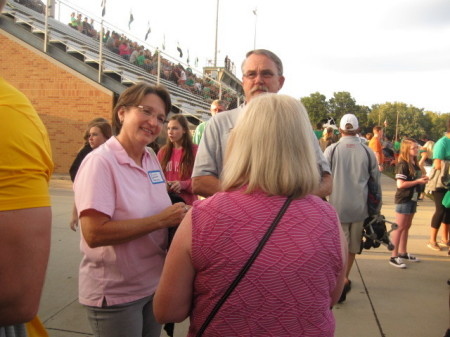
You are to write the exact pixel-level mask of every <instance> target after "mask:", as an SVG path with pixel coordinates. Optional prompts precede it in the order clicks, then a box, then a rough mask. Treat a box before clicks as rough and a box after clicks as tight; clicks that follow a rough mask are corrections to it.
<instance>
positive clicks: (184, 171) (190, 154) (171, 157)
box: [158, 115, 198, 205]
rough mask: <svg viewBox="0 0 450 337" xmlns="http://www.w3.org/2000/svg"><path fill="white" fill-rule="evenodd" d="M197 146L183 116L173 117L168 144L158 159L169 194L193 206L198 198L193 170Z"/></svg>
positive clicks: (169, 125) (168, 129)
mask: <svg viewBox="0 0 450 337" xmlns="http://www.w3.org/2000/svg"><path fill="white" fill-rule="evenodd" d="M196 154H197V145H195V144H193V143H192V140H191V134H190V132H189V125H188V121H187V120H186V118H184V117H183V116H182V115H176V116H172V118H171V119H170V120H169V124H168V126H167V143H166V145H164V146H163V147H162V148H161V150H160V151H159V152H158V159H159V162H160V163H161V167H162V168H163V172H164V175H165V177H166V179H167V185H168V189H169V192H171V193H175V194H177V195H179V196H180V197H181V198H183V200H184V201H185V203H186V204H188V205H192V203H193V202H194V201H195V200H197V199H198V198H197V196H196V195H195V194H193V193H192V182H191V175H192V168H193V167H194V160H195V156H196Z"/></svg>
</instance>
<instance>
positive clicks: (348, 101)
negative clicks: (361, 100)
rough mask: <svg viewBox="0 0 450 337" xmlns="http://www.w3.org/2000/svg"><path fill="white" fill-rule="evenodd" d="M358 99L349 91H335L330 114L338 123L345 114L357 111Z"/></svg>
mask: <svg viewBox="0 0 450 337" xmlns="http://www.w3.org/2000/svg"><path fill="white" fill-rule="evenodd" d="M357 110H358V109H357V106H356V101H355V100H354V99H353V98H352V95H350V93H349V92H347V91H341V92H335V93H334V94H333V97H332V98H330V116H331V117H333V118H334V120H335V121H336V123H338V122H339V121H340V119H341V117H342V116H344V115H345V114H354V115H356V113H357Z"/></svg>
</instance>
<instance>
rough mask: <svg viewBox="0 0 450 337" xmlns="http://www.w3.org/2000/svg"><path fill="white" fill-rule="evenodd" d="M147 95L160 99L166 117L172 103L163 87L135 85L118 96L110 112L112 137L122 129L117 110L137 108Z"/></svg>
mask: <svg viewBox="0 0 450 337" xmlns="http://www.w3.org/2000/svg"><path fill="white" fill-rule="evenodd" d="M149 94H155V95H156V96H158V97H159V98H161V99H162V101H163V102H164V105H165V111H166V116H167V115H168V114H169V112H170V108H171V106H172V101H171V99H170V94H169V92H168V91H167V89H166V88H165V87H164V86H161V85H156V86H153V85H150V84H147V83H144V82H140V83H136V84H135V85H133V86H131V87H129V88H128V89H126V90H125V91H124V92H122V94H121V95H120V97H119V99H118V101H117V104H116V106H115V107H114V109H113V112H112V128H113V133H114V135H118V134H119V133H120V130H121V129H122V124H121V123H120V119H119V114H118V112H119V110H120V108H121V107H123V106H137V105H139V104H141V102H142V100H143V99H144V97H145V96H147V95H149Z"/></svg>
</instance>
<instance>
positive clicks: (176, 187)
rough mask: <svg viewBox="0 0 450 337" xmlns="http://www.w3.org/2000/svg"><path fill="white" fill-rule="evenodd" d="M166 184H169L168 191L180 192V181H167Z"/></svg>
mask: <svg viewBox="0 0 450 337" xmlns="http://www.w3.org/2000/svg"><path fill="white" fill-rule="evenodd" d="M167 185H168V186H169V191H170V192H175V193H180V192H181V183H180V181H178V180H174V181H169V182H168V183H167Z"/></svg>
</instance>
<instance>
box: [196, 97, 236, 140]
mask: <svg viewBox="0 0 450 337" xmlns="http://www.w3.org/2000/svg"><path fill="white" fill-rule="evenodd" d="M227 109H228V104H227V102H225V101H221V100H218V99H216V100H215V101H213V102H212V103H211V107H210V108H209V111H210V112H211V116H212V117H214V116H215V115H216V114H218V113H220V112H222V111H226V110H227ZM207 123H208V121H205V122H202V123H200V124H199V125H198V126H197V128H196V129H195V132H194V137H193V142H194V144H197V145H199V144H200V140H201V139H202V136H203V132H204V131H205V127H206V124H207Z"/></svg>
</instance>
